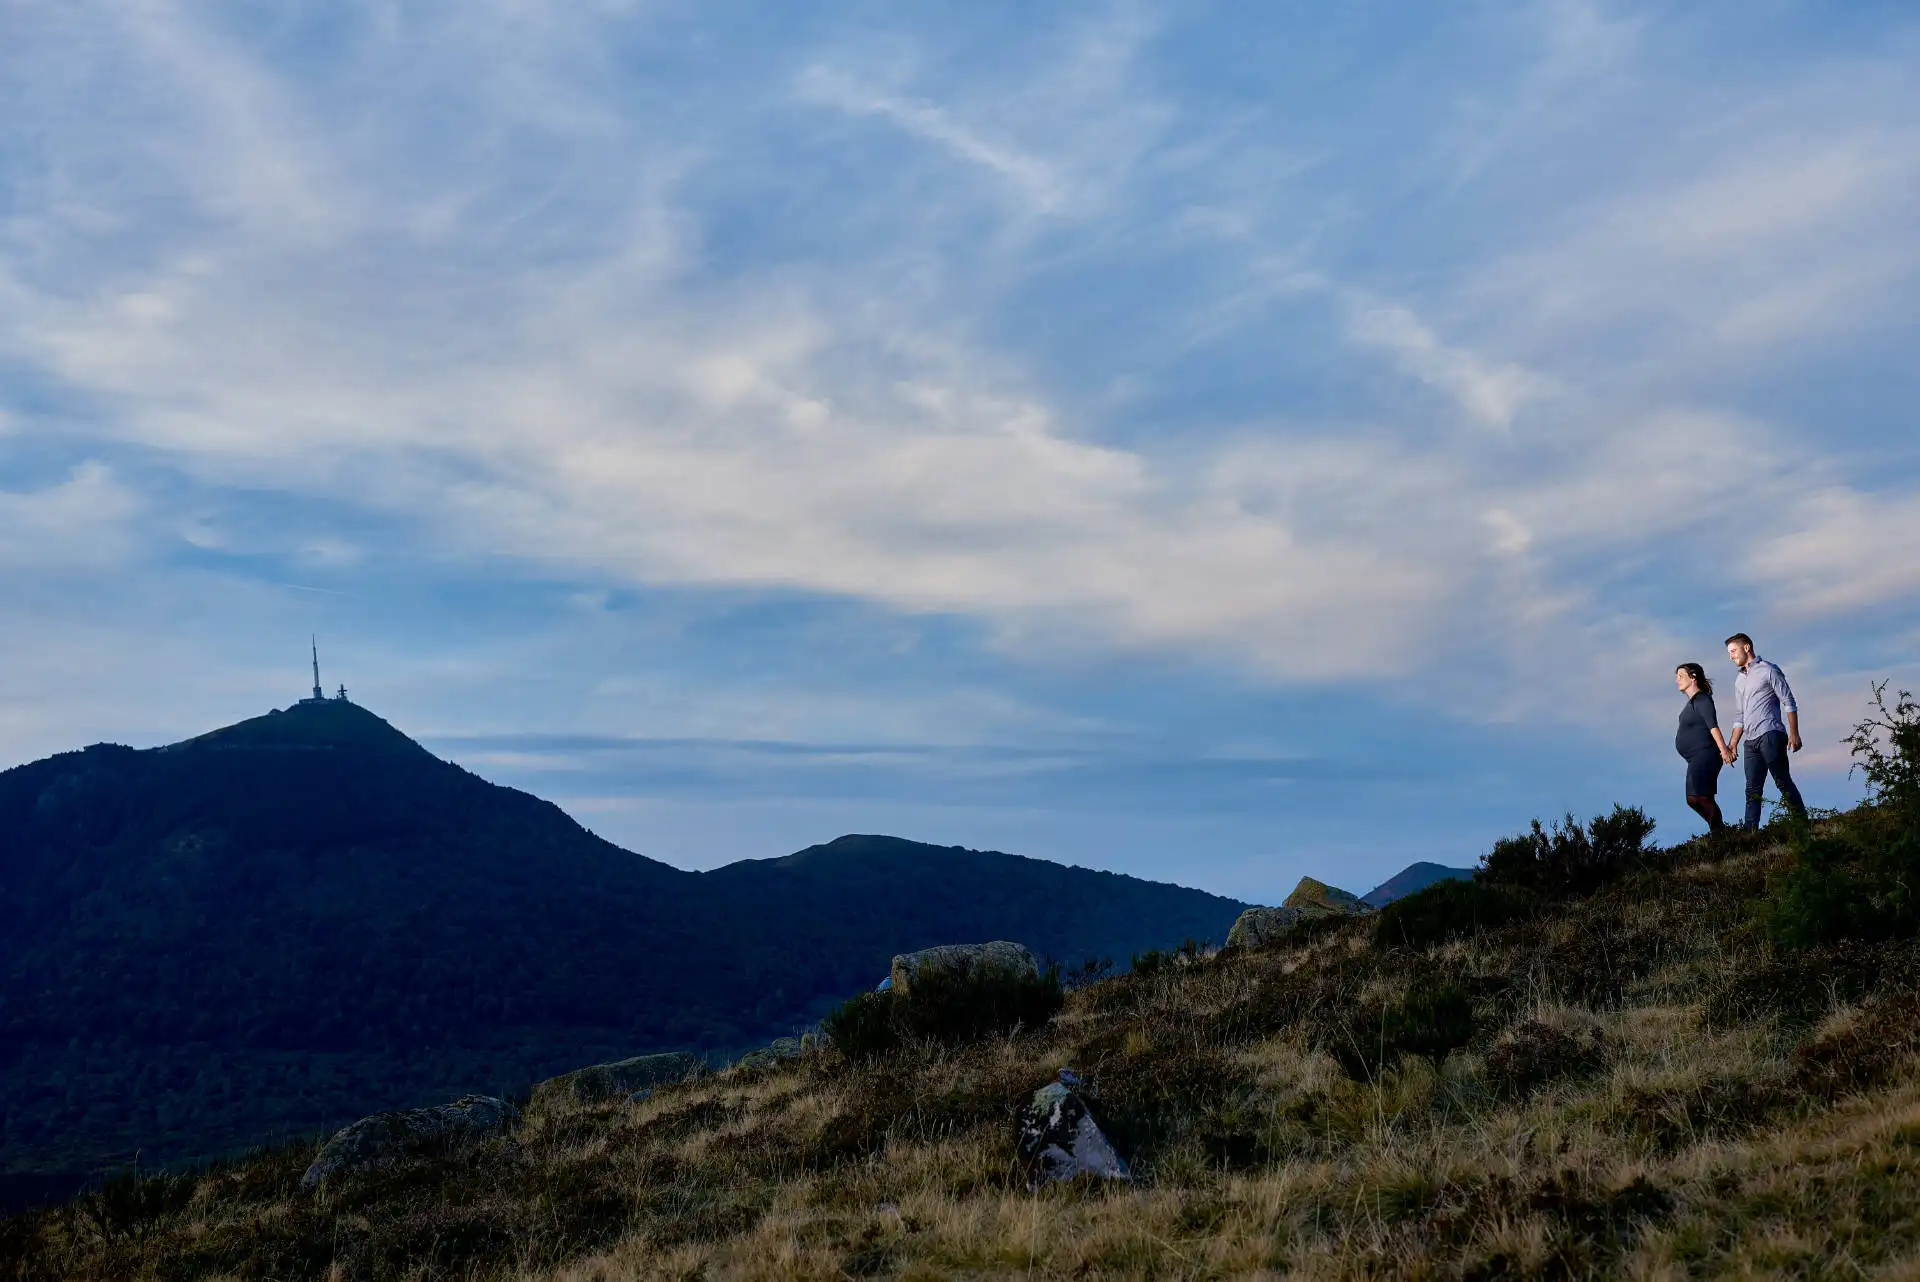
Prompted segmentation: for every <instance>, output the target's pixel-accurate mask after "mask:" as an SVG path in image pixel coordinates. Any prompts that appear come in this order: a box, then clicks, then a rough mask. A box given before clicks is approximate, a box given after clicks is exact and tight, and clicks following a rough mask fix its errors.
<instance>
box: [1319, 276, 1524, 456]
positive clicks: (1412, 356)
mask: <svg viewBox="0 0 1920 1282" xmlns="http://www.w3.org/2000/svg"><path fill="white" fill-rule="evenodd" d="M1347 332H1348V333H1349V334H1350V335H1351V336H1352V337H1353V338H1354V340H1355V341H1357V342H1360V343H1364V344H1366V345H1367V346H1369V347H1374V348H1378V349H1380V350H1381V351H1383V352H1386V353H1387V354H1388V355H1389V356H1390V357H1391V358H1392V359H1393V362H1394V363H1395V364H1396V365H1398V366H1399V367H1400V368H1401V369H1402V370H1404V371H1405V372H1406V373H1408V374H1410V375H1412V376H1413V377H1415V378H1417V379H1419V380H1420V381H1421V382H1423V383H1428V384H1430V385H1432V386H1433V387H1435V388H1438V389H1439V390H1440V391H1442V392H1444V393H1446V394H1447V395H1448V396H1450V397H1452V398H1453V399H1454V400H1455V401H1456V402H1458V404H1459V406H1460V408H1461V409H1462V410H1463V411H1464V412H1465V413H1466V414H1467V415H1468V416H1469V417H1471V418H1472V419H1474V420H1475V421H1476V422H1478V423H1480V424H1481V425H1482V426H1485V427H1494V428H1506V427H1509V426H1511V425H1512V423H1513V416H1514V415H1515V414H1516V413H1517V412H1518V411H1519V410H1520V408H1521V406H1522V405H1523V404H1525V403H1526V402H1527V401H1530V400H1533V399H1535V398H1537V397H1539V396H1541V395H1542V394H1544V393H1545V392H1547V391H1548V390H1550V386H1551V385H1550V384H1549V383H1548V381H1547V380H1546V379H1544V378H1542V377H1540V376H1539V375H1537V374H1534V373H1532V372H1530V371H1528V370H1526V369H1523V368H1522V367H1521V366H1519V365H1517V364H1513V363H1511V362H1501V361H1494V360H1488V359H1487V358H1485V357H1483V356H1481V355H1479V354H1478V353H1475V352H1471V351H1468V350H1466V349H1465V348H1460V347H1452V346H1449V345H1447V344H1445V343H1443V342H1441V341H1440V340H1439V339H1438V338H1437V337H1435V335H1434V333H1433V331H1432V330H1431V329H1429V328H1427V326H1426V325H1424V324H1423V323H1421V321H1420V319H1419V318H1418V317H1416V316H1415V315H1414V314H1413V313H1412V312H1411V311H1409V310H1407V309H1406V308H1405V307H1400V306H1395V305H1393V304H1389V303H1382V302H1378V301H1371V300H1363V299H1357V298H1356V299H1353V300H1351V301H1350V303H1349V307H1348V316H1347Z"/></svg>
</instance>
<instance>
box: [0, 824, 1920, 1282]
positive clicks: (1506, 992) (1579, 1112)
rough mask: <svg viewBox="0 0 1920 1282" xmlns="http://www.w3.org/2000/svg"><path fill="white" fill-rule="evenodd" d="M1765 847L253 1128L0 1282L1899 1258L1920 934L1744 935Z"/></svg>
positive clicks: (1774, 868)
mask: <svg viewBox="0 0 1920 1282" xmlns="http://www.w3.org/2000/svg"><path fill="white" fill-rule="evenodd" d="M1796 857H1797V856H1796V852H1795V851H1794V850H1792V849H1790V848H1789V847H1788V846H1786V845H1783V844H1782V843H1781V842H1779V841H1778V840H1774V839H1762V840H1757V841H1748V842H1746V843H1733V842H1729V843H1723V844H1721V845H1717V846H1714V845H1708V844H1706V843H1704V842H1700V843H1694V844H1691V845H1689V846H1685V847H1682V848H1681V849H1679V850H1677V851H1674V852H1672V853H1671V854H1670V855H1668V856H1666V857H1663V858H1661V859H1659V860H1657V861H1656V866H1654V867H1652V868H1649V869H1647V870H1645V871H1641V872H1638V873H1634V874H1631V875H1629V876H1627V877H1626V878H1625V879H1623V880H1621V881H1619V882H1616V883H1615V884H1613V885H1610V886H1608V887H1606V888H1604V889H1602V890H1600V891H1598V892H1596V893H1594V894H1592V895H1590V896H1588V897H1585V898H1582V899H1579V900H1577V901H1574V902H1571V903H1567V904H1562V905H1559V906H1557V907H1554V908H1552V909H1551V910H1549V911H1547V912H1546V913H1545V914H1544V915H1542V916H1539V917H1536V918H1534V919H1532V920H1528V921H1522V922H1517V923H1513V924H1510V925H1507V926H1504V927H1501V928H1499V929H1497V930H1494V931H1492V932H1488V933H1483V934H1480V935H1478V936H1475V937H1469V938H1463V939H1456V940H1451V941H1448V942H1445V943H1442V944H1439V945H1437V946H1433V947H1428V948H1424V949H1417V950H1416V949H1408V948H1404V947H1388V948H1381V947H1379V946H1378V945H1377V943H1376V940H1375V938H1374V929H1375V927H1374V923H1372V922H1369V921H1366V920H1359V921H1353V922H1346V923H1336V924H1334V925H1333V926H1331V927H1328V928H1323V929H1321V930H1320V931H1319V932H1318V933H1316V934H1314V935H1313V936H1312V937H1311V938H1309V939H1307V940H1304V941H1301V942H1298V943H1296V944H1293V945H1291V946H1287V947H1282V948H1276V949H1272V950H1269V951H1264V952H1258V953H1244V954H1237V955H1236V954H1226V955H1222V956H1219V957H1215V958H1211V959H1205V960H1198V961H1194V962H1191V963H1188V964H1182V965H1174V966H1169V967H1165V968H1163V969H1162V970H1160V971H1159V973H1157V974H1153V975H1150V976H1146V977H1135V976H1124V977H1120V978H1116V979H1111V980H1106V981H1104V982H1101V983H1098V984H1094V985H1091V986H1088V987H1086V988H1083V989H1080V990H1077V991H1075V992H1073V993H1072V994H1070V995H1069V999H1068V1002H1067V1005H1066V1009H1065V1010H1064V1012H1063V1013H1062V1014H1061V1015H1060V1016H1059V1017H1058V1018H1057V1019H1056V1020H1054V1022H1053V1023H1052V1024H1051V1025H1050V1026H1049V1027H1047V1028H1045V1029H1044V1030H1040V1031H1037V1032H1033V1033H1027V1034H1021V1035H1015V1036H1011V1037H1006V1038H1001V1039H995V1040H992V1041H989V1042H986V1043H982V1044H975V1045H972V1046H968V1047H962V1048H957V1049H955V1048H949V1049H941V1048H936V1047H932V1046H925V1047H918V1048H909V1049H907V1050H903V1051H900V1052H897V1053H895V1054H893V1055H891V1056H886V1057H882V1058H879V1059H876V1060H870V1061H867V1062H864V1063H857V1064H856V1063H850V1062H847V1061H846V1060H844V1059H843V1058H841V1057H840V1055H839V1054H838V1052H834V1051H831V1050H829V1051H826V1052H823V1053H819V1054H814V1055H811V1056H809V1057H807V1058H804V1059H802V1060H801V1061H799V1062H796V1063H793V1064H790V1065H786V1066H781V1067H778V1068H771V1069H765V1068H763V1069H756V1070H752V1071H744V1070H733V1071H729V1072H727V1073H724V1074H721V1075H719V1076H717V1077H715V1078H712V1079H710V1080H708V1081H705V1082H702V1083H695V1084H691V1085H686V1086H680V1087H674V1088H670V1089H666V1090H662V1091H660V1092H658V1093H657V1094H655V1095H654V1097H653V1098H652V1099H650V1100H647V1101H645V1102H643V1103H638V1104H633V1103H627V1102H621V1103H618V1104H607V1105H602V1106H597V1107H586V1108H579V1109H574V1110H564V1109H563V1110H559V1111H556V1112H553V1113H549V1114H545V1115H534V1116H531V1117H530V1118H529V1119H528V1122H527V1124H526V1125H525V1126H524V1127H523V1129H522V1130H521V1132H520V1133H519V1135H518V1136H517V1137H515V1138H513V1139H511V1140H501V1141H496V1142H493V1143H491V1144H489V1145H488V1146H486V1147H485V1148H484V1149H482V1150H481V1151H480V1153H479V1154H478V1155H477V1156H476V1157H474V1158H472V1159H470V1160H467V1161H464V1162H461V1163H457V1164H450V1165H444V1166H443V1165H436V1164H434V1163H432V1162H426V1161H423V1162H420V1163H417V1164H415V1165H412V1166H407V1167H402V1168H399V1169H397V1170H395V1171H393V1172H392V1173H390V1174H387V1175H384V1176H379V1177H374V1178H370V1179H368V1180H366V1181H365V1182H363V1183H360V1184H355V1185H349V1186H347V1187H345V1188H343V1189H340V1190H338V1191H334V1192H321V1193H318V1194H302V1193H300V1192H298V1191H297V1189H296V1183H297V1181H298V1179H299V1176H300V1174H301V1171H302V1170H303V1168H304V1167H305V1166H306V1164H307V1162H308V1161H309V1160H310V1159H311V1157H312V1154H313V1147H312V1146H311V1145H300V1146H294V1147H288V1148H282V1149H278V1150H274V1151H269V1152H266V1153H263V1154H261V1155H259V1156H257V1157H255V1158H253V1159H251V1160H249V1161H246V1162H243V1163H240V1164H238V1165H233V1166H227V1167H222V1168H219V1169H217V1170H213V1171H210V1172H208V1173H205V1174H203V1175H200V1176H198V1177H196V1178H187V1179H183V1180H179V1181H168V1180H158V1181H152V1182H149V1183H148V1184H147V1185H145V1186H138V1187H134V1186H129V1187H126V1188H122V1189H121V1190H120V1192H119V1194H118V1195H117V1197H110V1198H105V1199H103V1198H100V1197H94V1198H91V1199H83V1200H82V1201H81V1202H80V1203H76V1204H74V1205H72V1206H68V1207H65V1208H61V1209H59V1210H56V1211H50V1212H44V1213H35V1214H31V1215H28V1216H26V1217H22V1218H19V1219H16V1220H14V1221H12V1222H9V1223H7V1224H6V1225H5V1227H4V1228H3V1229H0V1243H4V1245H0V1261H3V1262H0V1277H24V1276H74V1277H101V1278H106V1277H115V1278H141V1277H154V1278H185V1277H213V1276H234V1277H323V1276H335V1277H366V1278H375V1277H407V1278H413V1277H420V1278H425V1277H469V1276H475V1277H502V1278H536V1277H538V1278H545V1277H555V1278H562V1277H564V1278H628V1277H635V1278H638V1277H663V1278H664V1277H701V1276H706V1277H766V1278H776V1277H778V1278H787V1277H819V1278H835V1277H841V1276H846V1275H853V1276H865V1275H886V1276H895V1275H897V1276H919V1277H929V1278H931V1277H948V1276H955V1275H979V1276H999V1275H1009V1274H1021V1275H1026V1274H1027V1273H1028V1271H1029V1270H1031V1272H1032V1275H1034V1276H1042V1277H1084V1276H1119V1277H1130V1276H1140V1277H1223V1276H1240V1275H1247V1274H1252V1273H1257V1272H1259V1271H1260V1270H1263V1269H1265V1270H1273V1271H1275V1272H1279V1273H1292V1272H1298V1273H1300V1274H1304V1275H1307V1276H1325V1277H1334V1276H1353V1275H1358V1274H1369V1273H1381V1272H1387V1273H1397V1274H1406V1275H1416V1276H1417V1275H1423V1274H1424V1275H1434V1276H1477V1277H1496V1276H1536V1275H1550V1274H1563V1273H1574V1274H1582V1273H1613V1272H1616V1271H1631V1272H1635V1273H1639V1274H1641V1275H1645V1276H1659V1275H1665V1276H1678V1275H1679V1274H1680V1273H1681V1272H1693V1271H1704V1272H1743V1273H1746V1272H1757V1273H1769V1272H1771V1273H1775V1274H1778V1275H1781V1276H1818V1275H1828V1276H1839V1275H1841V1274H1843V1273H1844V1274H1846V1275H1848V1276H1853V1275H1855V1273H1856V1271H1858V1270H1867V1271H1872V1270H1875V1269H1878V1268H1881V1267H1884V1266H1887V1265H1891V1264H1893V1263H1895V1262H1901V1261H1904V1262H1907V1263H1908V1264H1909V1265H1910V1264H1911V1263H1912V1262H1913V1261H1914V1260H1915V1259H1916V1258H1920V1257H1917V1256H1916V1252H1920V1075H1916V1073H1915V1059H1914V1053H1913V1052H1914V1049H1915V1047H1916V1045H1920V997H1917V996H1916V987H1915V986H1916V982H1920V949H1917V948H1916V946H1915V944H1914V942H1913V941H1912V940H1911V939H1884V940H1880V941H1877V942H1868V941H1860V940H1840V941H1837V942H1833V943H1827V944H1818V945H1814V946H1811V947H1808V948H1803V949H1799V950H1794V951H1787V950H1784V949H1781V948H1779V947H1777V946H1776V945H1774V944H1772V943H1771V942H1769V938H1768V936H1767V934H1766V933H1765V932H1764V931H1763V930H1762V929H1761V928H1760V927H1759V926H1758V925H1757V924H1756V921H1755V917H1754V913H1753V909H1752V905H1753V904H1754V903H1755V902H1756V901H1761V900H1764V898H1765V896H1766V894H1767V889H1768V882H1769V878H1770V877H1771V878H1774V879H1776V881H1777V880H1778V879H1779V878H1780V877H1782V876H1784V875H1785V874H1786V873H1787V872H1788V870H1789V868H1790V866H1791V864H1792V861H1793V860H1794V859H1795V858H1796ZM1453 983H1458V984H1459V985H1460V987H1461V988H1462V989H1463V990H1464V992H1465V993H1466V995H1467V1000H1468V1003H1469V1005H1470V1009H1471V1031H1470V1033H1469V1034H1468V1036H1467V1039H1466V1044H1465V1045H1463V1046H1461V1047H1459V1048H1457V1049H1455V1050H1452V1051H1451V1052H1446V1053H1441V1054H1438V1055H1436V1056H1432V1057H1429V1056H1423V1055H1420V1054H1407V1055H1402V1056H1398V1057H1395V1056H1393V1055H1392V1054H1391V1053H1389V1054H1388V1055H1387V1056H1386V1057H1385V1060H1386V1061H1388V1062H1380V1059H1381V1057H1378V1056H1374V1055H1371V1054H1369V1053H1368V1047H1367V1046H1366V1045H1365V1043H1366V1041H1367V1034H1368V1032H1369V1031H1370V1030H1385V1029H1387V1028H1389V1027H1392V1028H1395V1029H1399V1027H1400V1025H1399V1024H1398V1023H1397V1022H1396V1021H1397V1020H1398V1019H1399V1015H1400V1013H1401V1012H1404V1011H1406V1010H1408V1009H1410V1008H1412V1007H1414V1006H1417V1005H1418V1000H1417V995H1418V994H1419V993H1421V992H1422V991H1428V992H1430V991H1432V990H1433V989H1434V988H1435V987H1436V986H1441V987H1444V986H1446V985H1449V984H1453ZM1410 998H1414V999H1415V1000H1413V1001H1410V1000H1409V999H1410ZM1378 1035H1379V1039H1380V1040H1388V1039H1387V1036H1386V1034H1385V1032H1384V1031H1379V1034H1378ZM1394 1035H1395V1036H1399V1035H1400V1034H1399V1033H1398V1032H1396V1033H1395V1034H1394ZM1356 1042H1358V1043H1360V1044H1359V1046H1358V1048H1357V1049H1358V1051H1359V1054H1358V1056H1357V1057H1356V1055H1355V1054H1354V1052H1355V1049H1356V1047H1355V1043H1356ZM1390 1049H1391V1048H1389V1051H1390ZM1356 1058H1357V1059H1358V1060H1359V1061H1360V1069H1359V1074H1358V1076H1357V1077H1356V1076H1355V1074H1354V1072H1353V1071H1352V1068H1353V1061H1355V1059H1356ZM1343 1064H1344V1065H1345V1066H1343ZM1065 1065H1071V1066H1073V1067H1075V1068H1077V1069H1079V1070H1080V1071H1081V1072H1082V1073H1084V1074H1086V1075H1088V1076H1089V1077H1091V1078H1092V1080H1093V1082H1094V1083H1095V1085H1096V1088H1097V1092H1098V1094H1097V1098H1098V1103H1099V1108H1100V1115H1101V1117H1102V1119H1103V1120H1104V1122H1105V1123H1106V1125H1107V1128H1108V1131H1109V1133H1110V1134H1111V1135H1112V1136H1113V1138H1114V1139H1115V1141H1116V1143H1118V1144H1119V1145H1120V1147H1121V1148H1122V1150H1123V1152H1125V1153H1127V1154H1128V1155H1129V1156H1130V1157H1131V1159H1132V1161H1133V1164H1134V1169H1135V1171H1136V1174H1137V1176H1138V1180H1137V1182H1136V1184H1135V1185H1134V1186H1133V1187H1119V1186H1112V1187H1071V1186H1069V1187H1060V1188H1053V1189H1046V1190H1043V1191H1041V1192H1040V1193H1039V1194H1037V1195H1035V1194H1030V1193H1028V1192H1027V1191H1026V1189H1025V1186H1024V1182H1023V1179H1022V1176H1021V1172H1020V1168H1019V1163H1018V1160H1017V1157H1016V1155H1015V1152H1014V1148H1013V1136H1014V1131H1013V1122H1012V1119H1013V1116H1014V1112H1015V1110H1016V1108H1017V1107H1018V1106H1019V1104H1020V1103H1021V1102H1022V1100H1023V1099H1024V1098H1025V1097H1026V1096H1027V1095H1028V1094H1029V1093H1030V1092H1031V1091H1032V1090H1033V1089H1034V1088H1035V1087H1037V1086H1039V1085H1041V1084H1043V1083H1044V1082H1046V1081H1047V1080H1048V1079H1050V1078H1051V1077H1052V1076H1053V1075H1054V1073H1055V1071H1056V1070H1057V1069H1058V1068H1060V1067H1062V1066H1065ZM116 1207H119V1209H118V1210H116V1209H115V1208H116ZM143 1207H144V1209H143ZM9 1269H11V1270H12V1272H8V1270H9ZM329 1269H332V1270H334V1272H333V1273H331V1274H329V1272H328V1270H329Z"/></svg>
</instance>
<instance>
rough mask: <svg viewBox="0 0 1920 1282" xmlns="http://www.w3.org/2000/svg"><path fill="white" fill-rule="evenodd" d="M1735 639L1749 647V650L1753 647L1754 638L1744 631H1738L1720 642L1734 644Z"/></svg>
mask: <svg viewBox="0 0 1920 1282" xmlns="http://www.w3.org/2000/svg"><path fill="white" fill-rule="evenodd" d="M1735 641H1738V642H1739V643H1740V644H1741V645H1743V646H1745V647H1747V649H1749V650H1751V649H1753V638H1752V637H1750V636H1748V635H1747V634H1746V633H1744V632H1736V633H1734V634H1733V635H1732V636H1730V637H1728V638H1727V639H1726V640H1725V641H1722V642H1721V643H1720V644H1722V645H1732V644H1733V643H1734V642H1735Z"/></svg>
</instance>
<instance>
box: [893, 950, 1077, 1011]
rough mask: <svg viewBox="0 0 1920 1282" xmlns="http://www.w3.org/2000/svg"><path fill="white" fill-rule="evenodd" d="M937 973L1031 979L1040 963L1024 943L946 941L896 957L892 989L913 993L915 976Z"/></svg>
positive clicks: (975, 978) (960, 977) (959, 977)
mask: <svg viewBox="0 0 1920 1282" xmlns="http://www.w3.org/2000/svg"><path fill="white" fill-rule="evenodd" d="M934 973H938V974H940V975H942V976H943V977H945V976H951V977H952V978H954V979H956V980H971V981H974V982H982V981H987V980H992V979H1008V980H1016V981H1017V980H1032V979H1038V978H1039V977H1040V963H1039V962H1037V961H1035V960H1034V956H1033V952H1032V950H1030V949H1029V948H1028V947H1027V946H1026V945H1025V944H1015V943H1009V942H1008V941H1007V940H1004V939H996V940H994V941H993V942H992V943H988V944H943V945H941V946H940V947H938V948H923V949H921V950H920V951H919V952H917V953H902V954H900V955H899V956H897V957H895V958H894V959H893V974H892V975H891V976H889V978H891V979H892V980H893V991H894V992H895V993H897V994H898V995H900V996H901V997H910V996H912V993H913V982H914V980H915V978H916V977H919V976H923V975H931V974H934Z"/></svg>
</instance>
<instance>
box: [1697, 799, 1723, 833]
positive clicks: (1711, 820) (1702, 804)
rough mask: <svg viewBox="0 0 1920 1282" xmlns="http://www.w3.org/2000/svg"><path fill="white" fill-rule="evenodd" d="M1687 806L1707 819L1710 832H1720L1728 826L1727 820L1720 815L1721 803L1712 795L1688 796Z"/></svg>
mask: <svg viewBox="0 0 1920 1282" xmlns="http://www.w3.org/2000/svg"><path fill="white" fill-rule="evenodd" d="M1687 807H1688V809H1690V810H1692V811H1693V813H1694V814H1696V815H1699V816H1700V817H1701V818H1702V819H1704V820H1706V821H1707V829H1708V831H1710V832H1719V831H1720V830H1721V829H1723V828H1725V827H1726V826H1727V821H1726V820H1725V819H1724V818H1722V817H1721V815H1720V803H1719V802H1717V801H1715V800H1714V799H1713V798H1712V797H1688V798H1687Z"/></svg>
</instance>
